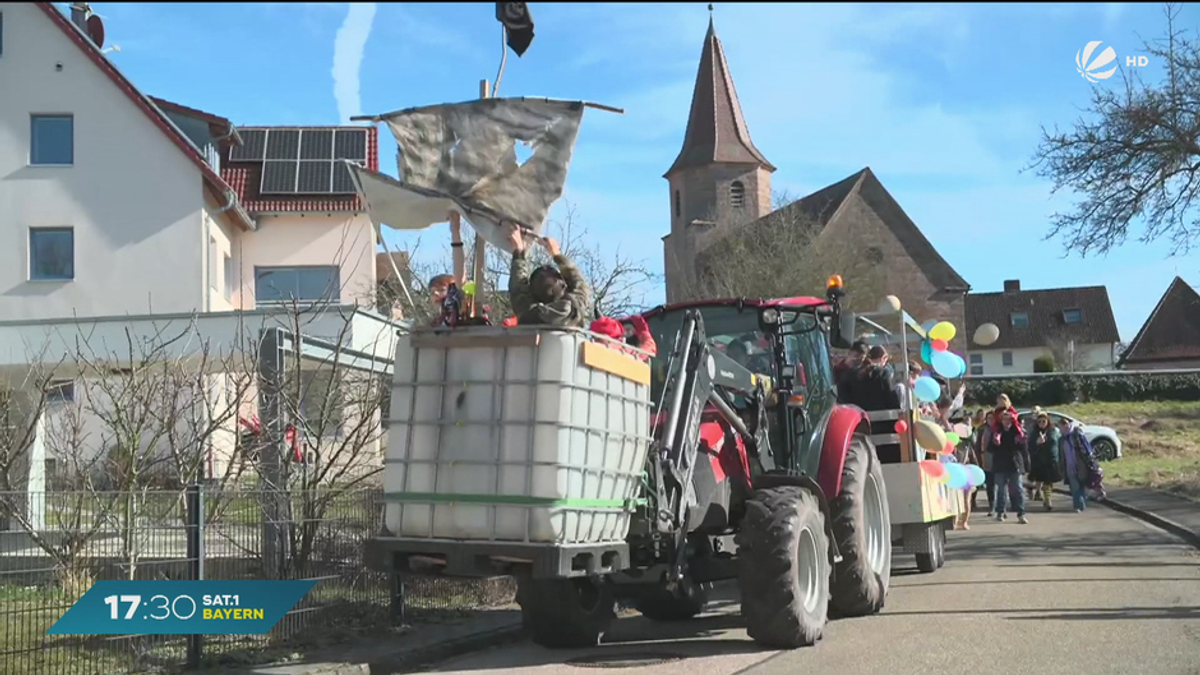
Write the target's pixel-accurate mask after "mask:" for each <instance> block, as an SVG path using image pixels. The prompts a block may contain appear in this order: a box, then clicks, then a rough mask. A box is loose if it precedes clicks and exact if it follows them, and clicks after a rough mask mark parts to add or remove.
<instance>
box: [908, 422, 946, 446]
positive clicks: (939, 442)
mask: <svg viewBox="0 0 1200 675" xmlns="http://www.w3.org/2000/svg"><path fill="white" fill-rule="evenodd" d="M913 434H914V435H915V436H916V437H917V445H919V446H921V447H922V448H924V449H925V450H928V451H929V452H941V450H942V448H944V447H946V434H945V433H943V432H942V429H941V427H939V426H938V425H936V424H934V423H933V422H930V421H929V420H917V421H916V423H915V424H913Z"/></svg>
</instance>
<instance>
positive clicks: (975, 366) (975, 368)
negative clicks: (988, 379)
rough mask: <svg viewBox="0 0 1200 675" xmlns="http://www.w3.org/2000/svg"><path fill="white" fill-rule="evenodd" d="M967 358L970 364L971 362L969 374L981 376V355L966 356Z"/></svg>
mask: <svg viewBox="0 0 1200 675" xmlns="http://www.w3.org/2000/svg"><path fill="white" fill-rule="evenodd" d="M967 358H968V359H970V362H971V368H970V371H971V374H972V375H982V374H983V354H968V355H967Z"/></svg>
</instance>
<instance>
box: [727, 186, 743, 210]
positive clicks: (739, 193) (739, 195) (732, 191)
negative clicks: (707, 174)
mask: <svg viewBox="0 0 1200 675" xmlns="http://www.w3.org/2000/svg"><path fill="white" fill-rule="evenodd" d="M729 205H730V206H732V207H733V208H735V209H740V208H742V207H743V206H745V205H746V186H745V185H742V181H740V180H735V181H733V183H731V184H730V185H729Z"/></svg>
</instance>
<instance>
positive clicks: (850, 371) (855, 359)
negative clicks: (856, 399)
mask: <svg viewBox="0 0 1200 675" xmlns="http://www.w3.org/2000/svg"><path fill="white" fill-rule="evenodd" d="M865 358H867V343H865V342H863V341H862V340H859V341H857V342H855V343H854V344H853V345H851V346H850V353H849V354H847V355H846V358H844V359H842V360H841V361H838V362H837V363H836V364H835V365H834V366H833V381H834V382H835V383H836V384H837V390H838V400H839V401H842V402H846V400H847V398H846V397H847V396H848V395H849V392H850V387H851V385H850V380H851V379H852V378H854V377H855V376H856V375H857V373H858V369H859V368H860V367H861V366H862V363H863V359H865Z"/></svg>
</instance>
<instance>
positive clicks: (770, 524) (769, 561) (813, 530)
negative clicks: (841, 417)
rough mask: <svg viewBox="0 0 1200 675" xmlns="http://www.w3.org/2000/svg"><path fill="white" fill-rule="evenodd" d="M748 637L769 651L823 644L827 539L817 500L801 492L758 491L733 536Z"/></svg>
mask: <svg viewBox="0 0 1200 675" xmlns="http://www.w3.org/2000/svg"><path fill="white" fill-rule="evenodd" d="M737 546H738V558H739V559H740V574H739V580H738V582H739V585H740V586H741V591H742V616H743V617H744V618H745V619H746V632H747V633H749V634H750V637H751V638H753V639H754V641H755V642H758V643H759V644H762V645H765V646H768V647H777V648H783V649H793V648H796V647H806V646H809V645H812V644H815V643H816V642H817V641H818V640H820V639H821V634H822V632H823V631H824V629H825V620H826V617H827V616H828V612H829V573H830V567H829V538H828V537H827V536H826V534H825V516H824V514H822V513H821V508H820V506H819V505H818V502H817V498H816V496H815V495H813V494H812V493H811V492H809V491H808V490H805V489H804V488H801V487H794V486H782V487H775V488H769V489H765V490H758V491H757V492H756V493H755V494H754V496H753V497H752V498H751V499H750V500H748V501H747V503H746V515H745V516H744V517H743V519H742V527H741V530H740V531H739V532H738V535H737Z"/></svg>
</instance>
